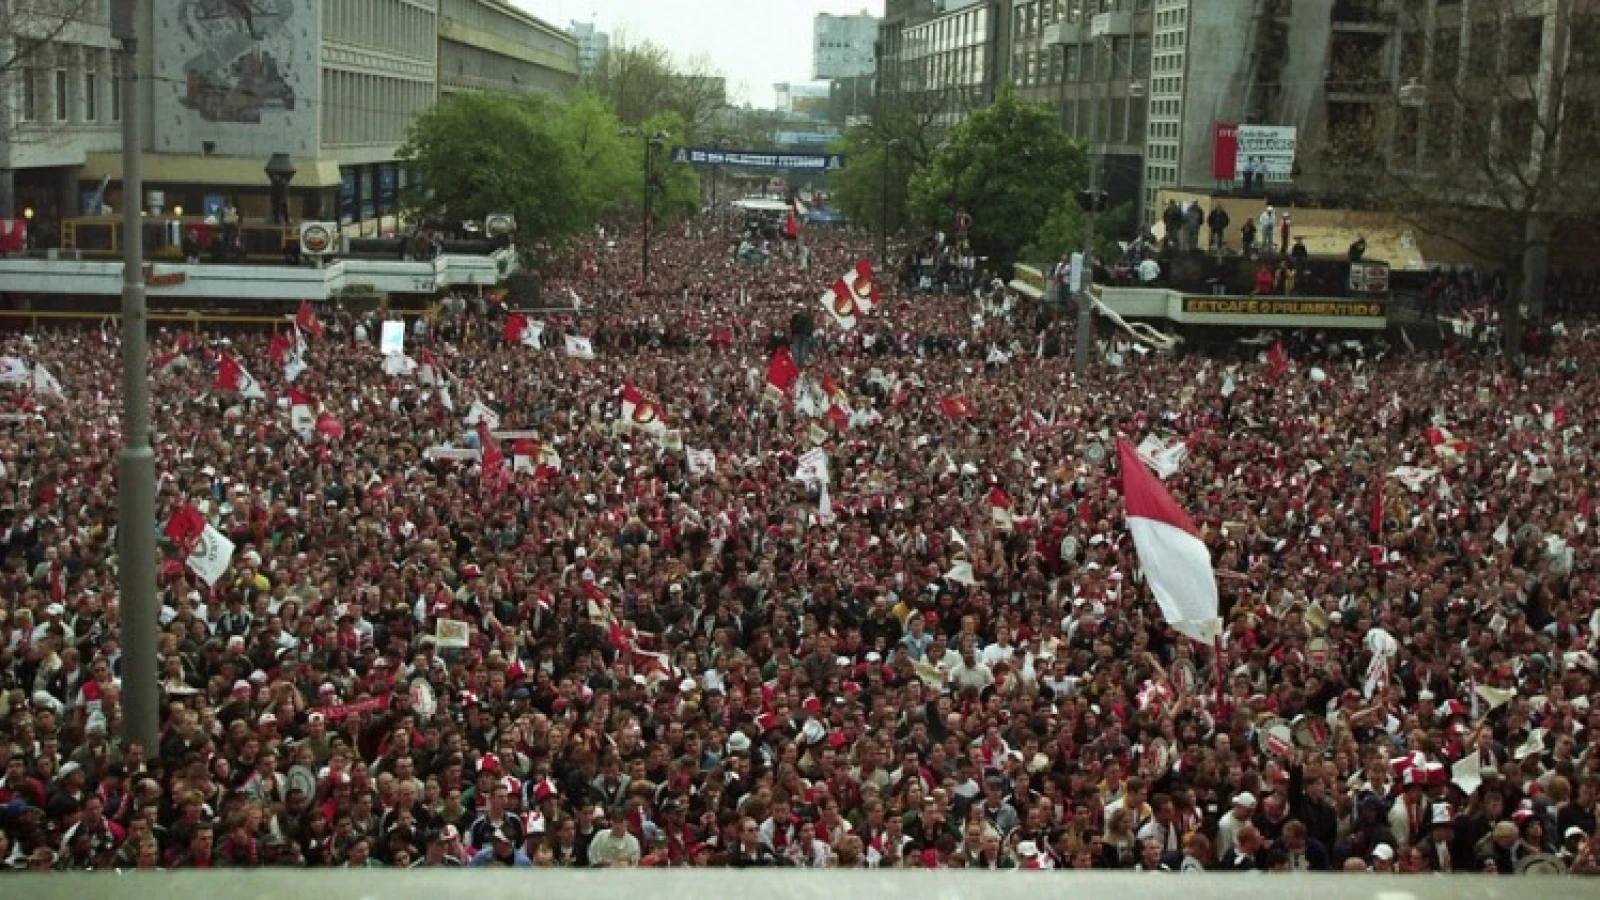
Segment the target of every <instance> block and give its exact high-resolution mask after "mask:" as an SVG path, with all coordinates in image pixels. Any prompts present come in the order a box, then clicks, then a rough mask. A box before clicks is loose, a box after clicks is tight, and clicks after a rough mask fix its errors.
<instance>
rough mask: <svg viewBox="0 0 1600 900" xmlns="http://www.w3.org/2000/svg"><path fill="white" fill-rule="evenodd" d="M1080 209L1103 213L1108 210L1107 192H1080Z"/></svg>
mask: <svg viewBox="0 0 1600 900" xmlns="http://www.w3.org/2000/svg"><path fill="white" fill-rule="evenodd" d="M1078 208H1079V209H1082V210H1084V211H1085V212H1097V213H1102V212H1105V211H1106V209H1107V205H1106V192H1105V191H1079V192H1078Z"/></svg>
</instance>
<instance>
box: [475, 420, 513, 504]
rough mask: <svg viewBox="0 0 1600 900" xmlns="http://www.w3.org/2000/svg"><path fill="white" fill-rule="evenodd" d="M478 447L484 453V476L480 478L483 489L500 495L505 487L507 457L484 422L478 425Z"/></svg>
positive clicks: (482, 465) (482, 463) (482, 462)
mask: <svg viewBox="0 0 1600 900" xmlns="http://www.w3.org/2000/svg"><path fill="white" fill-rule="evenodd" d="M478 446H479V448H480V449H481V450H482V452H483V459H482V461H481V467H482V470H483V474H482V475H481V476H480V478H481V482H482V484H483V487H484V488H485V489H486V490H488V491H490V492H492V493H498V492H499V491H500V489H501V487H502V486H503V478H504V475H505V468H506V455H505V453H504V452H502V451H501V449H500V442H499V441H496V440H495V439H494V435H492V434H490V433H489V426H488V425H487V424H485V423H483V422H479V423H478Z"/></svg>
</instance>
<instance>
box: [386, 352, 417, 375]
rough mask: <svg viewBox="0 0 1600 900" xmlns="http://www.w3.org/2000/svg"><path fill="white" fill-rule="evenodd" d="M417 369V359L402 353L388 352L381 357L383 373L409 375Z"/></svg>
mask: <svg viewBox="0 0 1600 900" xmlns="http://www.w3.org/2000/svg"><path fill="white" fill-rule="evenodd" d="M416 370H417V361H416V360H414V359H412V358H411V357H409V356H407V355H405V354H404V353H390V354H388V355H387V356H385V357H384V358H383V374H385V375H398V376H405V375H410V374H411V373H412V372H415V371H416Z"/></svg>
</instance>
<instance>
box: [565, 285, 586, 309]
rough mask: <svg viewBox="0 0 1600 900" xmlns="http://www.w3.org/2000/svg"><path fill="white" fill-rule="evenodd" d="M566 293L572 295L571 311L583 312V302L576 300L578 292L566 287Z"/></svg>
mask: <svg viewBox="0 0 1600 900" xmlns="http://www.w3.org/2000/svg"><path fill="white" fill-rule="evenodd" d="M567 293H569V294H571V295H572V308H573V310H574V311H576V312H582V311H583V301H582V300H581V299H579V298H578V292H577V291H575V290H573V289H572V286H571V285H568V286H567Z"/></svg>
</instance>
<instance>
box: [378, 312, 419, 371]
mask: <svg viewBox="0 0 1600 900" xmlns="http://www.w3.org/2000/svg"><path fill="white" fill-rule="evenodd" d="M384 324H388V323H387V322H386V323H384ZM416 370H417V361H416V360H414V359H412V358H411V357H409V356H407V355H405V354H404V353H391V354H389V355H388V356H385V357H384V358H383V374H385V375H410V374H411V373H412V372H415V371H416Z"/></svg>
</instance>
